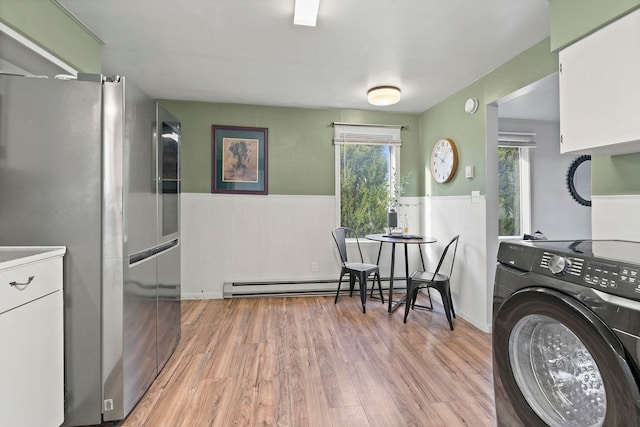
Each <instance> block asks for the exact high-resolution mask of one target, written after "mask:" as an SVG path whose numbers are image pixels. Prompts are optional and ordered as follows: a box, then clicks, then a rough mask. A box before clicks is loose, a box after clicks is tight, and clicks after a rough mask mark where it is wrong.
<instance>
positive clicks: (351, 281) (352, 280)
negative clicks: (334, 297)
mask: <svg viewBox="0 0 640 427" xmlns="http://www.w3.org/2000/svg"><path fill="white" fill-rule="evenodd" d="M355 284H356V276H355V274H353V273H349V296H350V297H352V296H353V287H354V286H355Z"/></svg>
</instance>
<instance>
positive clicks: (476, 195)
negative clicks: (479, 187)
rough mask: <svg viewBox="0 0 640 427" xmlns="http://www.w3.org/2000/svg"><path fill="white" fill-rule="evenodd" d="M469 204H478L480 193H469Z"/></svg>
mask: <svg viewBox="0 0 640 427" xmlns="http://www.w3.org/2000/svg"><path fill="white" fill-rule="evenodd" d="M471 203H480V192H479V191H472V192H471Z"/></svg>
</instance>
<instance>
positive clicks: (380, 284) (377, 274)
mask: <svg viewBox="0 0 640 427" xmlns="http://www.w3.org/2000/svg"><path fill="white" fill-rule="evenodd" d="M376 278H377V279H378V291H380V299H381V300H382V304H384V295H382V282H380V273H376ZM371 292H372V293H373V286H372V287H371Z"/></svg>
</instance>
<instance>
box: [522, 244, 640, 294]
mask: <svg viewBox="0 0 640 427" xmlns="http://www.w3.org/2000/svg"><path fill="white" fill-rule="evenodd" d="M537 267H538V268H537V269H535V270H537V271H538V272H540V273H546V274H547V275H552V276H554V277H558V278H562V280H566V281H568V282H573V283H576V284H579V285H586V286H589V287H590V288H594V289H600V290H601V291H604V292H608V293H611V294H615V295H620V296H626V297H632V298H634V299H638V298H640V267H637V266H624V265H621V264H610V263H606V262H602V261H600V260H594V259H585V258H579V257H572V256H566V255H565V254H556V253H553V252H550V251H544V252H543V253H542V257H541V258H540V261H539V263H538V264H537Z"/></svg>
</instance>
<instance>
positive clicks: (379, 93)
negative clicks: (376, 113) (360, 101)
mask: <svg viewBox="0 0 640 427" xmlns="http://www.w3.org/2000/svg"><path fill="white" fill-rule="evenodd" d="M367 100H368V101H369V104H371V105H376V106H378V107H385V106H387V105H393V104H395V103H397V102H398V101H400V89H398V88H397V87H395V86H377V87H374V88H371V89H369V91H368V92H367Z"/></svg>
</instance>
